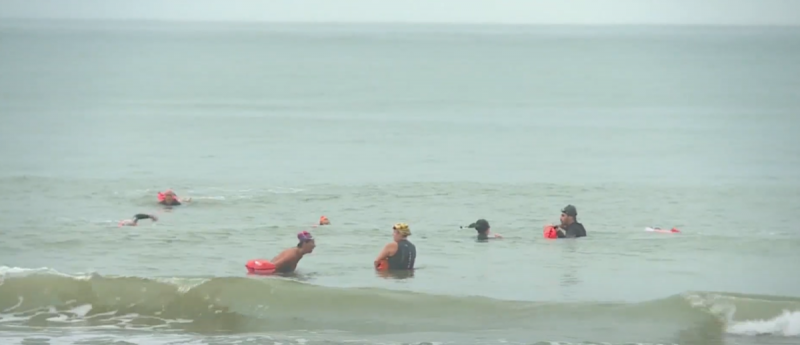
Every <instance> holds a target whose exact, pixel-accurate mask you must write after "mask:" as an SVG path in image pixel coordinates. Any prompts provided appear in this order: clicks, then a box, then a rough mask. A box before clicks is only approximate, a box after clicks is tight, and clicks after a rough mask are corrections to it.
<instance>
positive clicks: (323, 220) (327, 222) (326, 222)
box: [319, 216, 331, 225]
mask: <svg viewBox="0 0 800 345" xmlns="http://www.w3.org/2000/svg"><path fill="white" fill-rule="evenodd" d="M330 224H331V221H330V220H328V217H325V216H321V217H319V225H330Z"/></svg>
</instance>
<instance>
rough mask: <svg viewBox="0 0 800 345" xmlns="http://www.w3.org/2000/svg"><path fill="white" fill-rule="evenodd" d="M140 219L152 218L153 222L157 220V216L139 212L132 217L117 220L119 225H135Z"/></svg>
mask: <svg viewBox="0 0 800 345" xmlns="http://www.w3.org/2000/svg"><path fill="white" fill-rule="evenodd" d="M141 219H152V220H153V221H154V222H157V221H158V217H156V216H154V215H152V214H144V213H139V214H136V215H135V216H133V219H125V220H122V221H120V222H119V226H136V225H137V224H138V223H139V220H141Z"/></svg>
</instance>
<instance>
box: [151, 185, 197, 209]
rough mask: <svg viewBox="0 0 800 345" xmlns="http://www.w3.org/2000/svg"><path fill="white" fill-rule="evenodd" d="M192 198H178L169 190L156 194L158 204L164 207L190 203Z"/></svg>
mask: <svg viewBox="0 0 800 345" xmlns="http://www.w3.org/2000/svg"><path fill="white" fill-rule="evenodd" d="M191 201H192V198H182V199H181V198H178V195H177V194H175V192H173V191H172V190H171V189H167V190H166V191H164V192H163V193H162V192H159V193H158V203H159V204H161V205H166V206H178V205H181V202H191Z"/></svg>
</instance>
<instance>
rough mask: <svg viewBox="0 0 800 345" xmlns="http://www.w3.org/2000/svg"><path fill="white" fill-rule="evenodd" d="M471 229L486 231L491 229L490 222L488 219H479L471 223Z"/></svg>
mask: <svg viewBox="0 0 800 345" xmlns="http://www.w3.org/2000/svg"><path fill="white" fill-rule="evenodd" d="M469 228H470V229H475V230H478V231H479V232H484V231H486V230H489V222H488V221H486V219H478V220H476V221H475V223H472V224H470V225H469Z"/></svg>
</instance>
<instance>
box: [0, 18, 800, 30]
mask: <svg viewBox="0 0 800 345" xmlns="http://www.w3.org/2000/svg"><path fill="white" fill-rule="evenodd" d="M1 21H31V22H111V23H113V22H125V23H176V24H191V23H207V24H262V25H287V24H291V25H303V26H313V25H337V26H347V25H353V26H357V25H398V26H413V25H422V26H487V27H490V26H495V27H676V28H680V27H686V28H692V27H693V28H698V27H706V28H800V24H786V23H782V24H750V23H742V24H731V23H724V24H723V23H696V24H685V23H567V22H564V23H528V22H506V23H502V22H455V21H380V20H356V21H291V20H290V21H269V20H230V19H164V18H63V17H2V16H0V22H1Z"/></svg>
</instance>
